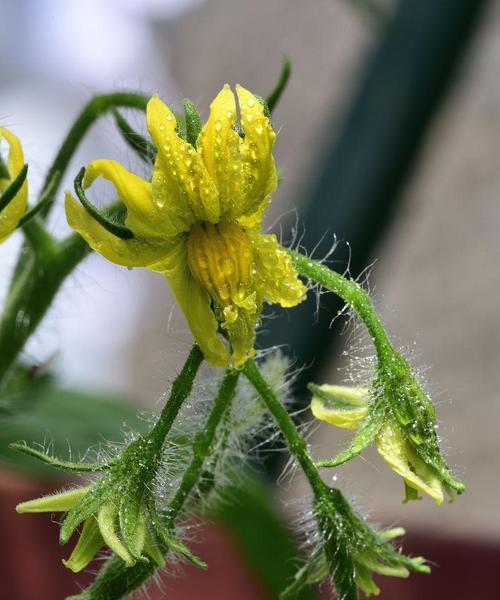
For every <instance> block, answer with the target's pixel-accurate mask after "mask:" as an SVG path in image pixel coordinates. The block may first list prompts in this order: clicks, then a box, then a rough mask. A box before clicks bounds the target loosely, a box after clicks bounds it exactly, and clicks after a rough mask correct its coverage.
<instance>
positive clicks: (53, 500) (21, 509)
mask: <svg viewBox="0 0 500 600" xmlns="http://www.w3.org/2000/svg"><path fill="white" fill-rule="evenodd" d="M91 487H92V486H91V485H88V486H85V487H79V488H76V489H74V490H68V491H66V492H60V493H58V494H49V495H48V496H41V497H40V498H35V499H34V500H28V501H27V502H21V503H20V504H18V505H17V506H16V511H17V512H18V513H42V512H66V511H67V510H70V509H72V508H73V507H74V506H76V505H77V504H78V502H80V500H81V499H82V498H83V497H84V496H85V494H86V493H87V492H88V491H89V490H90V488H91Z"/></svg>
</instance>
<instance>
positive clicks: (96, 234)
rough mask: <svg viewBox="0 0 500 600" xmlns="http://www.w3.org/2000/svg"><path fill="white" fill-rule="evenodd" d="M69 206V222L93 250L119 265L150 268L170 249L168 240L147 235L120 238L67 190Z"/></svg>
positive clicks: (67, 208) (67, 215)
mask: <svg viewBox="0 0 500 600" xmlns="http://www.w3.org/2000/svg"><path fill="white" fill-rule="evenodd" d="M65 209H66V218H67V220H68V223H69V225H70V226H71V227H72V228H73V229H74V230H75V231H77V232H78V233H79V234H80V235H81V236H82V237H83V238H84V240H85V241H86V242H87V244H88V245H89V246H90V247H91V248H92V249H93V250H95V251H96V252H99V254H102V255H103V256H104V257H105V258H107V259H108V260H110V261H111V262H114V263H116V264H118V265H123V266H126V267H148V266H149V265H152V264H155V263H158V262H159V261H161V259H162V258H163V257H164V256H165V254H167V252H168V249H169V248H170V245H171V243H170V242H169V241H168V240H162V241H160V240H159V241H158V243H153V242H152V241H150V239H144V238H132V239H128V240H124V239H121V238H119V237H116V236H115V235H113V234H112V233H110V232H109V231H107V230H106V229H104V227H103V226H102V225H100V224H99V223H98V222H97V221H96V220H95V219H94V218H93V217H92V216H91V215H89V213H88V212H87V211H86V210H85V208H83V206H82V205H81V204H80V203H79V202H78V201H77V200H75V199H74V198H73V196H72V195H71V194H70V193H69V192H66V200H65Z"/></svg>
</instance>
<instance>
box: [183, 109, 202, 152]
mask: <svg viewBox="0 0 500 600" xmlns="http://www.w3.org/2000/svg"><path fill="white" fill-rule="evenodd" d="M184 115H185V120H186V141H187V142H188V144H191V146H193V147H194V148H196V140H197V139H198V136H199V135H200V131H201V119H200V115H199V113H198V110H197V109H196V106H195V105H194V104H193V102H191V100H189V98H186V99H185V100H184Z"/></svg>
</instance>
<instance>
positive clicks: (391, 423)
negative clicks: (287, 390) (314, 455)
mask: <svg viewBox="0 0 500 600" xmlns="http://www.w3.org/2000/svg"><path fill="white" fill-rule="evenodd" d="M310 388H311V390H312V391H313V398H312V402H311V411H312V413H313V415H314V416H315V417H316V418H317V419H319V420H321V421H325V422H327V423H329V424H330V425H335V426H336V427H340V428H343V429H356V428H357V427H358V426H359V425H360V423H361V421H362V420H363V419H364V418H365V417H366V416H367V415H368V410H369V402H370V390H369V388H362V387H360V388H354V387H349V386H341V385H320V386H316V385H313V384H311V385H310ZM375 445H376V447H377V450H378V452H379V454H380V456H382V458H383V459H384V460H385V461H386V462H387V464H388V465H389V466H390V467H391V469H392V470H393V471H395V472H396V473H397V474H398V475H400V476H401V477H402V478H403V480H404V483H405V489H406V500H414V499H417V498H418V495H417V493H418V492H419V491H420V492H423V493H425V494H428V495H429V496H430V497H431V498H433V500H434V501H435V502H436V504H441V503H442V502H443V499H444V493H443V482H442V480H441V478H440V476H439V473H438V472H437V471H436V470H435V469H434V468H433V467H432V466H431V465H429V464H427V463H425V462H424V460H422V458H420V456H419V455H418V454H417V452H416V451H415V449H414V448H413V445H412V443H411V442H410V441H409V440H408V439H407V437H406V436H405V435H404V434H403V432H402V431H401V429H400V427H399V426H398V424H397V422H396V420H395V419H394V418H392V417H391V416H388V417H387V418H386V419H385V420H384V423H383V424H382V426H381V427H380V429H379V431H378V433H377V435H376V436H375Z"/></svg>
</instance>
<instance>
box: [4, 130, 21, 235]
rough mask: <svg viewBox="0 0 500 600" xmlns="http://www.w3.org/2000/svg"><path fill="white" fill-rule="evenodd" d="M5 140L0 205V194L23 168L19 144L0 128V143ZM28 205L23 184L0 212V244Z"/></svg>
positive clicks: (14, 137)
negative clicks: (7, 150) (6, 156)
mask: <svg viewBox="0 0 500 600" xmlns="http://www.w3.org/2000/svg"><path fill="white" fill-rule="evenodd" d="M2 138H3V139H5V141H6V142H7V144H8V146H9V154H8V158H7V164H6V171H5V173H4V172H1V173H0V203H1V198H2V194H3V193H4V192H5V190H6V189H7V188H8V187H9V186H10V184H11V183H12V182H13V181H14V180H15V179H16V178H17V176H18V175H19V174H20V173H21V171H22V169H23V167H24V156H23V149H22V147H21V142H20V141H19V139H18V138H17V137H16V136H15V135H14V134H13V133H11V132H10V131H8V130H7V129H4V128H3V127H0V142H1V141H2ZM27 204H28V183H27V182H26V181H24V182H23V184H22V185H21V187H20V189H19V191H18V192H17V194H16V195H15V196H14V198H12V199H11V200H10V201H9V203H8V204H7V206H5V208H3V209H2V210H1V211H0V242H3V241H4V240H6V239H7V238H8V237H9V236H10V234H11V233H12V232H13V231H14V229H15V228H16V227H17V225H18V223H19V221H20V220H21V218H22V216H23V215H24V213H25V211H26V206H27Z"/></svg>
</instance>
